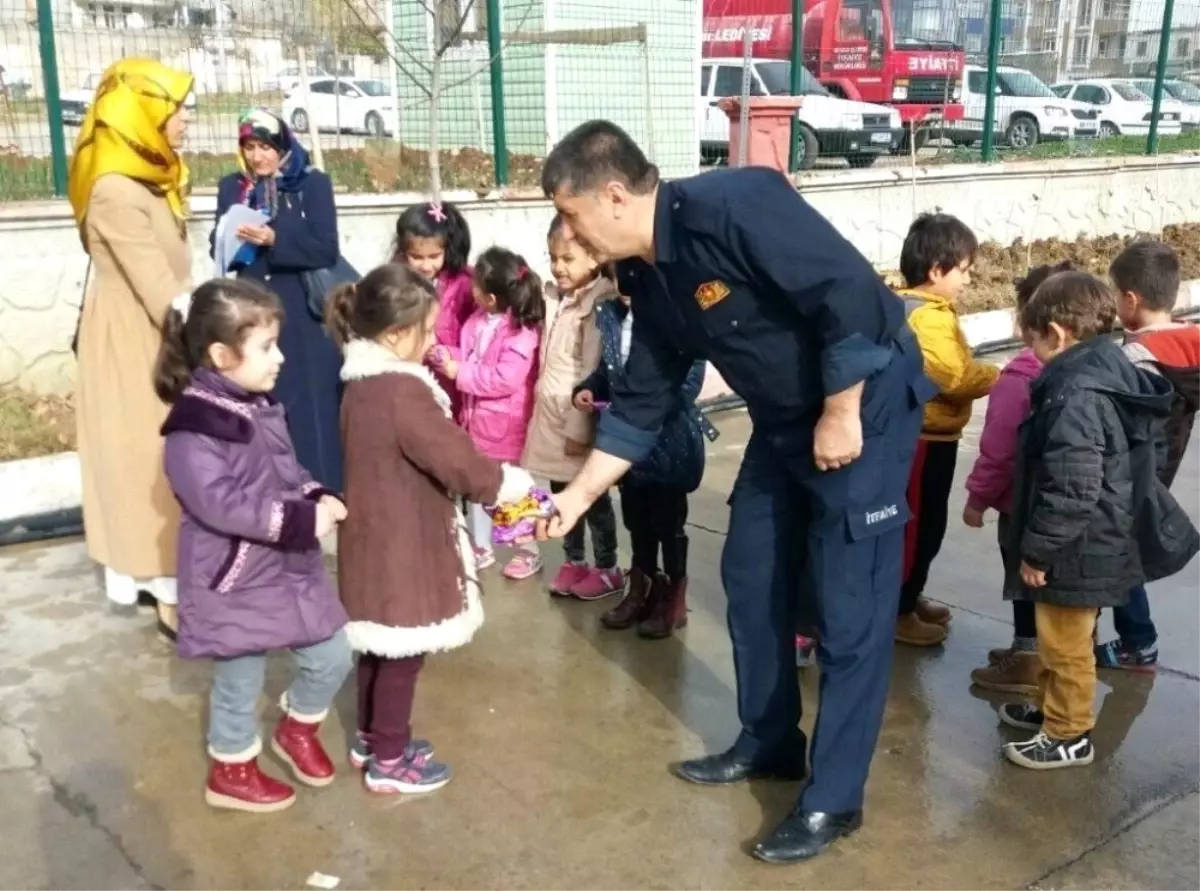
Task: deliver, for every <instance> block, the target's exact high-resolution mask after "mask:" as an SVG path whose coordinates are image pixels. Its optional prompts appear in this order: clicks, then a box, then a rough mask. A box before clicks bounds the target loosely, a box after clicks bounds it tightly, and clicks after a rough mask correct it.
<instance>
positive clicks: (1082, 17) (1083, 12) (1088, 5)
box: [1076, 0, 1092, 27]
mask: <svg viewBox="0 0 1200 891" xmlns="http://www.w3.org/2000/svg"><path fill="white" fill-rule="evenodd" d="M1091 20H1092V0H1079V7H1078V12H1077V15H1076V22H1077V23H1078V24H1079V25H1082V26H1084V27H1086V26H1087V24H1088V23H1089V22H1090V21H1091Z"/></svg>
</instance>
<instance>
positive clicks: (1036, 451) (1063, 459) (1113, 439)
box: [1005, 337, 1200, 608]
mask: <svg viewBox="0 0 1200 891" xmlns="http://www.w3.org/2000/svg"><path fill="white" fill-rule="evenodd" d="M1173 398H1174V396H1173V393H1172V390H1171V385H1170V384H1169V383H1168V382H1167V381H1166V380H1165V379H1164V378H1163V377H1161V376H1159V375H1154V374H1150V373H1149V372H1146V371H1143V370H1141V369H1139V368H1136V367H1134V365H1133V364H1132V363H1131V362H1130V361H1129V360H1128V359H1127V358H1126V357H1125V355H1124V354H1123V353H1122V352H1121V349H1120V347H1118V346H1117V345H1116V344H1114V343H1113V342H1112V341H1111V340H1109V339H1108V338H1107V337H1096V338H1093V339H1091V340H1088V341H1085V342H1083V343H1080V344H1077V345H1076V346H1074V347H1072V348H1071V349H1069V350H1067V351H1066V352H1065V353H1063V354H1062V355H1060V356H1058V357H1057V358H1055V359H1054V360H1053V361H1051V362H1050V363H1049V364H1047V366H1046V368H1045V369H1044V370H1043V372H1042V374H1041V376H1040V377H1039V378H1038V379H1037V380H1036V381H1035V382H1034V384H1033V387H1032V389H1031V391H1030V406H1031V412H1030V416H1029V418H1028V419H1027V420H1026V421H1025V423H1024V424H1022V425H1021V431H1020V435H1019V439H1018V445H1017V449H1018V459H1017V471H1016V479H1015V481H1014V485H1013V492H1014V503H1013V512H1012V522H1011V525H1010V537H1009V541H1008V553H1009V555H1010V556H1009V564H1008V565H1007V566H1006V567H1005V570H1006V572H1005V577H1006V578H1005V597H1006V598H1007V599H1010V600H1032V601H1036V602H1039V603H1049V604H1054V605H1056V606H1067V607H1080V608H1101V607H1109V606H1120V605H1123V604H1124V603H1125V602H1126V601H1127V600H1128V598H1129V590H1130V589H1131V588H1132V587H1134V586H1135V585H1139V584H1142V583H1143V582H1146V581H1153V580H1154V579H1156V578H1163V577H1165V576H1166V575H1170V574H1171V573H1174V572H1177V571H1179V570H1180V569H1182V568H1183V566H1184V565H1186V564H1187V562H1188V560H1190V559H1191V557H1192V556H1194V555H1195V553H1196V551H1197V549H1198V548H1200V536H1197V533H1196V530H1195V528H1194V527H1193V526H1192V524H1191V522H1190V520H1188V518H1187V515H1186V513H1184V511H1183V510H1182V509H1181V508H1180V507H1179V504H1178V503H1177V502H1176V501H1175V499H1174V498H1173V497H1172V496H1171V494H1170V492H1169V491H1168V490H1167V488H1166V486H1164V485H1163V484H1162V482H1161V480H1159V479H1158V478H1157V474H1158V469H1159V467H1160V466H1161V464H1162V462H1163V461H1164V460H1165V445H1166V437H1165V426H1166V421H1167V418H1168V417H1169V415H1170V412H1171V404H1172V401H1173ZM1022 560H1024V561H1025V562H1026V563H1028V564H1029V565H1030V566H1033V567H1034V568H1036V569H1042V570H1044V571H1045V572H1046V585H1045V587H1043V588H1037V589H1033V588H1026V587H1025V586H1024V585H1023V584H1022V583H1021V580H1020V571H1019V570H1020V563H1021V561H1022Z"/></svg>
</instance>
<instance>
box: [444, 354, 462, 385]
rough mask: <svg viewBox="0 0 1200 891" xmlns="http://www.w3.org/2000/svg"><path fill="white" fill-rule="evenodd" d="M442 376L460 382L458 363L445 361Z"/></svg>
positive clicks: (450, 360) (449, 360) (451, 360)
mask: <svg viewBox="0 0 1200 891" xmlns="http://www.w3.org/2000/svg"><path fill="white" fill-rule="evenodd" d="M442 374H444V375H446V377H448V378H450V380H452V381H453V380H458V363H457V362H455V361H454V360H453V359H449V358H447V359H445V360H444V361H443V362H442Z"/></svg>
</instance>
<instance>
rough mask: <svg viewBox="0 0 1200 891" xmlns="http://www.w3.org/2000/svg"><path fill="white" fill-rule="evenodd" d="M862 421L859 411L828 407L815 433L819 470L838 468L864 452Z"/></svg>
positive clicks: (814, 457)
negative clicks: (837, 410)
mask: <svg viewBox="0 0 1200 891" xmlns="http://www.w3.org/2000/svg"><path fill="white" fill-rule="evenodd" d="M862 447H863V437H862V421H861V420H860V419H859V417H858V413H857V412H855V413H854V414H849V413H846V412H830V411H829V410H828V409H826V410H825V411H824V412H822V413H821V418H820V420H818V421H817V429H816V430H815V431H814V433H813V461H814V462H816V465H817V470H822V471H825V470H837V469H838V468H839V467H845V466H847V465H848V464H849V463H850V462H851V461H853V460H854V459H855V458H857V457H858V456H859V455H861V454H862Z"/></svg>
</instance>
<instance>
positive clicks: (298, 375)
mask: <svg viewBox="0 0 1200 891" xmlns="http://www.w3.org/2000/svg"><path fill="white" fill-rule="evenodd" d="M244 191H245V189H244V180H243V178H242V176H241V174H237V173H234V174H230V175H229V176H227V177H225V178H224V179H222V180H221V184H220V187H219V188H218V191H217V219H218V220H220V219H221V217H222V216H223V215H224V214H225V212H226V211H227V210H229V208H230V207H232V206H233V205H235V204H239V203H241V202H242V200H243V195H244ZM271 225H272V226H273V227H274V229H275V244H274V246H272V247H271V248H269V249H268V250H265V251H262V252H260V254H259V256H258V258H257V259H256V260H255V261H254V263H252V264H251V265H250V266H247V267H245V268H244V269H242V270H241V271H240V272H239V273H238V275H239V277H245V278H249V279H253V280H254V281H258V282H261V283H263V284H264V285H266V286H267V287H268V288H270V289H271V290H272V291H274V292H275V293H276V294H278V295H279V299H280V300H282V301H283V309H284V313H285V319H284V323H283V327H282V329H281V331H280V335H279V348H280V350H282V351H283V355H284V359H285V361H284V364H283V370H282V371H281V372H280V375H279V381H278V383H277V384H276V385H275V392H274V394H273V395H274V397H275V399H277V400H278V401H279V402H280V403H281V404H282V405H283V407H284V409H285V410H286V411H287V421H288V428H289V430H290V431H291V434H292V441H293V442H294V443H295V445H296V455H297V456H298V457H299V459H300V463H301V464H302V465H304V467H305V468H307V470H308V471H309V472H310V473H311V474H312V475H313V476H314V477H315V478H316V479H317V480H319V481H320V482H321V483H322V484H323V485H325V486H328V487H329V488H330V489H333V490H335V491H341V488H342V450H341V440H340V438H339V433H338V407H339V405H340V404H341V398H342V385H341V381H340V379H339V377H338V374H339V371H340V370H341V365H342V357H341V354H340V353H339V352H338V349H337V347H336V346H335V345H334V343H333V341H332V340H330V339H329V336H328V335H327V334H326V333H325V329H324V327H323V324H322V322H321V320H320V319H316V318H314V317H313V315H312V313H311V312H309V310H308V303H307V300H306V299H305V294H304V286H303V285H302V284H301V281H300V273H301V272H303V271H305V270H311V269H324V268H326V267H328V266H332V265H333V264H334V263H335V262H337V258H338V227H337V208H336V207H335V205H334V200H333V184H332V183H331V182H330V180H329V177H328V176H326V175H325V174H324V173H322V172H321V171H319V170H312V171H310V172H309V173H308V174H307V176H305V177H304V179H303V180H302V183H301V186H300V188H299V190H298V191H295V192H280V195H279V212H278V214H277V216H276V217H275V219H274V220H272V222H271ZM214 235H215V229H214ZM210 240H211V237H210Z"/></svg>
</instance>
